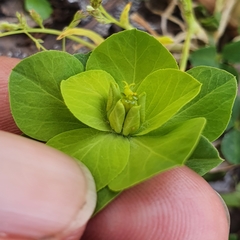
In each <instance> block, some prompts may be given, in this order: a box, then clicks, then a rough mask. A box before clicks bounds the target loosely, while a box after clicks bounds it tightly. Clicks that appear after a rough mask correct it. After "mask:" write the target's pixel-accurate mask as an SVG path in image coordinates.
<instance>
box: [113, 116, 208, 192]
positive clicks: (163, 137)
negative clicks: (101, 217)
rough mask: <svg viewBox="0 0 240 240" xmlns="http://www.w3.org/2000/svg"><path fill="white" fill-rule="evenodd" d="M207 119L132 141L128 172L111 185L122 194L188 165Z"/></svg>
mask: <svg viewBox="0 0 240 240" xmlns="http://www.w3.org/2000/svg"><path fill="white" fill-rule="evenodd" d="M205 122H206V121H205V119H204V118H197V119H191V120H188V121H185V122H184V123H182V124H179V125H178V126H176V127H175V128H174V129H171V130H169V131H167V130H166V129H165V130H164V132H162V133H161V134H159V135H144V136H140V137H133V138H130V145H131V147H130V149H131V150H130V156H129V161H128V164H127V166H126V167H125V169H124V170H123V171H122V172H121V173H120V174H119V175H118V176H117V177H116V178H115V179H114V180H113V181H111V182H110V183H109V185H108V186H109V188H110V189H111V190H113V191H120V190H123V189H125V188H128V187H131V186H133V185H134V184H137V183H139V182H141V181H144V180H146V179H148V178H150V177H152V176H154V175H156V174H157V173H160V172H162V171H165V170H167V169H170V168H172V167H175V166H179V165H182V164H184V162H185V160H186V159H187V158H188V157H189V155H190V154H191V153H192V151H193V149H194V147H195V146H196V144H197V142H198V139H199V137H200V134H201V132H202V130H203V127H204V125H205Z"/></svg>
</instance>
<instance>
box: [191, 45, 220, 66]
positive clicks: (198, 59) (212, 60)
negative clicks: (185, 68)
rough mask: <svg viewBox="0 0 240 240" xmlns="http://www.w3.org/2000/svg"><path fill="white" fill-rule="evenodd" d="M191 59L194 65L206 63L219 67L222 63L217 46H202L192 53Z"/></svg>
mask: <svg viewBox="0 0 240 240" xmlns="http://www.w3.org/2000/svg"><path fill="white" fill-rule="evenodd" d="M189 60H190V62H191V64H192V65H193V67H196V66H202V65H206V66H211V67H218V68H219V65H220V64H219V57H218V54H217V49H216V47H205V48H200V49H198V50H196V51H194V52H192V53H191V55H190V57H189Z"/></svg>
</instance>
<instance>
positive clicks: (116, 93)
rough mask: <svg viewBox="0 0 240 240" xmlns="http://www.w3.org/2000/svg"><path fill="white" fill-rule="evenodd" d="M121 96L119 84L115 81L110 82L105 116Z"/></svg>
mask: <svg viewBox="0 0 240 240" xmlns="http://www.w3.org/2000/svg"><path fill="white" fill-rule="evenodd" d="M120 98H121V93H120V90H119V86H118V85H117V84H116V83H112V82H111V83H110V88H109V94H108V100H107V108H106V110H107V116H108V117H109V114H110V113H111V112H112V110H113V108H114V107H115V105H116V103H117V102H118V100H119V99H120Z"/></svg>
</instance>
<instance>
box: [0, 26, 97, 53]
mask: <svg viewBox="0 0 240 240" xmlns="http://www.w3.org/2000/svg"><path fill="white" fill-rule="evenodd" d="M27 32H28V33H46V34H52V35H57V36H59V35H60V34H61V33H62V31H58V30H55V29H46V28H44V29H42V28H30V29H27ZM22 33H25V34H26V30H16V31H11V32H4V33H0V37H6V36H10V35H15V34H22ZM67 38H68V39H71V40H73V41H75V42H77V43H81V44H83V45H84V46H86V47H88V48H90V49H94V48H96V45H94V44H92V43H89V42H87V41H84V40H83V39H81V38H79V37H75V36H68V37H67Z"/></svg>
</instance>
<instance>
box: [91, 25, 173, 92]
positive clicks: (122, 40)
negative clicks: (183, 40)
mask: <svg viewBox="0 0 240 240" xmlns="http://www.w3.org/2000/svg"><path fill="white" fill-rule="evenodd" d="M163 68H178V67H177V64H176V60H175V59H174V58H173V56H172V55H171V54H170V53H169V52H168V50H167V49H166V48H165V47H163V46H162V45H161V44H160V43H159V42H158V41H157V40H156V39H155V38H154V37H152V36H150V35H149V34H147V33H144V32H141V31H138V30H135V29H134V30H127V31H123V32H120V33H117V34H114V35H112V36H111V37H109V38H107V39H106V40H105V41H104V42H103V43H102V44H101V45H100V46H98V47H97V48H95V49H94V50H93V52H92V54H91V56H90V57H89V60H88V62H87V70H90V69H102V70H105V71H107V72H109V73H110V74H111V75H112V76H113V78H114V79H115V81H116V82H117V83H118V84H119V86H120V89H121V90H123V88H124V83H123V81H126V82H128V83H129V84H130V83H133V82H134V83H136V85H137V84H139V83H140V82H141V81H142V80H143V79H144V78H145V77H146V76H147V75H148V74H150V73H152V72H154V71H156V70H158V69H163Z"/></svg>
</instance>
